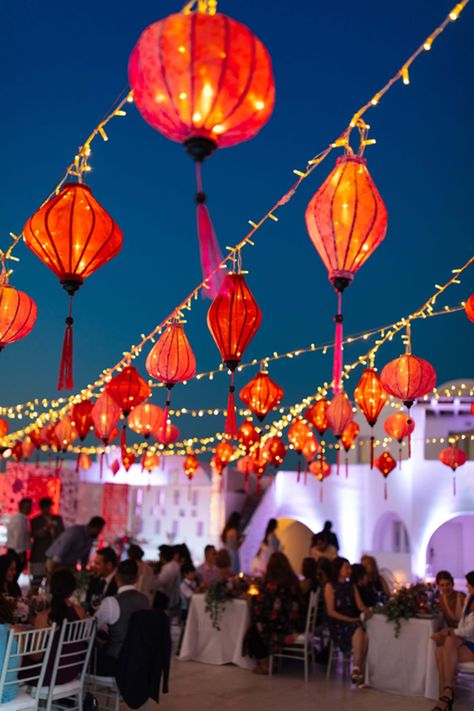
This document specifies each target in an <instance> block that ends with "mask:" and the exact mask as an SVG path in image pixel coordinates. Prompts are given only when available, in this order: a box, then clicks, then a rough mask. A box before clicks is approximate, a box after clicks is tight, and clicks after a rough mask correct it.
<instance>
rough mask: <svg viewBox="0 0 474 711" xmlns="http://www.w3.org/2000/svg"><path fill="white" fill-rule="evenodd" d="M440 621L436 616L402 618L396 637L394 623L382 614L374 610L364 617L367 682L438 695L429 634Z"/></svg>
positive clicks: (408, 692)
mask: <svg viewBox="0 0 474 711" xmlns="http://www.w3.org/2000/svg"><path fill="white" fill-rule="evenodd" d="M441 624H442V620H441V619H440V617H439V616H426V617H419V618H418V617H414V618H411V619H408V620H401V626H400V633H399V635H398V637H397V636H396V635H395V625H394V623H393V622H392V621H389V620H388V619H387V617H386V616H385V615H384V614H376V615H374V616H373V617H371V618H370V619H369V620H367V622H366V629H367V634H368V637H369V650H368V654H367V662H366V676H365V680H366V683H367V684H368V685H369V686H371V687H373V688H375V689H380V690H381V691H386V692H389V693H393V694H400V695H402V696H425V697H426V698H428V699H437V698H438V695H439V681H438V669H437V666H436V659H435V646H436V645H435V642H434V641H433V640H432V639H431V635H432V634H433V632H437V631H438V630H439V629H440V627H441Z"/></svg>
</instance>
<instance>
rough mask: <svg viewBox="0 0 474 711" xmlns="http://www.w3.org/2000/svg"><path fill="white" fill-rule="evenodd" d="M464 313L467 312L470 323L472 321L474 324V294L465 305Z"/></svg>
mask: <svg viewBox="0 0 474 711" xmlns="http://www.w3.org/2000/svg"><path fill="white" fill-rule="evenodd" d="M464 311H465V312H466V316H467V317H468V319H469V321H472V322H473V323H474V294H471V296H470V297H469V298H468V299H467V301H466V303H465V304H464Z"/></svg>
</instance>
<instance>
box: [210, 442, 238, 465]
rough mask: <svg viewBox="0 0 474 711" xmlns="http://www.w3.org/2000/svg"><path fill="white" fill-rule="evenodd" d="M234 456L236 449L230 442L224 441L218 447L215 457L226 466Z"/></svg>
mask: <svg viewBox="0 0 474 711" xmlns="http://www.w3.org/2000/svg"><path fill="white" fill-rule="evenodd" d="M233 454H234V447H233V446H232V445H231V443H230V442H226V441H225V440H224V441H222V442H219V444H217V445H216V449H215V455H216V457H217V459H219V460H220V461H221V462H222V463H223V464H224V466H225V465H227V464H228V463H229V462H230V460H231V459H232V455H233Z"/></svg>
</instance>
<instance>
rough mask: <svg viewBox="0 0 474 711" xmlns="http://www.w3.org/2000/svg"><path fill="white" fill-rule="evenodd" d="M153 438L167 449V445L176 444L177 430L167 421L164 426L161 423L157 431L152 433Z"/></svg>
mask: <svg viewBox="0 0 474 711" xmlns="http://www.w3.org/2000/svg"><path fill="white" fill-rule="evenodd" d="M153 437H154V438H155V439H156V441H157V442H159V443H160V444H163V445H164V446H165V447H167V446H168V445H169V444H173V442H176V440H177V439H178V437H179V429H178V428H177V427H176V425H173V423H172V422H170V421H169V420H168V421H167V423H166V425H164V424H163V421H162V422H161V424H160V425H159V427H158V429H157V430H155V431H154V432H153Z"/></svg>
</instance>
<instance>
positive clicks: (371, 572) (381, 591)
mask: <svg viewBox="0 0 474 711" xmlns="http://www.w3.org/2000/svg"><path fill="white" fill-rule="evenodd" d="M360 562H361V563H362V565H363V566H364V568H365V570H366V571H367V577H368V578H369V582H368V586H369V588H371V589H372V592H373V593H374V595H375V597H376V598H377V600H381V601H383V600H384V599H387V598H389V597H390V589H389V587H388V585H387V581H386V580H385V578H384V577H383V575H380V573H379V568H378V565H377V561H376V560H375V558H374V557H373V556H371V555H363V556H362V558H361V559H360Z"/></svg>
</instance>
